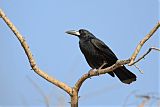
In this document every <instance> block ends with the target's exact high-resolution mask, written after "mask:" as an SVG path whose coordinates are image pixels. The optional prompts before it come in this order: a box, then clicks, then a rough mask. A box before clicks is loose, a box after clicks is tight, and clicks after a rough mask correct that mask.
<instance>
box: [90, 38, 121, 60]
mask: <svg viewBox="0 0 160 107" xmlns="http://www.w3.org/2000/svg"><path fill="white" fill-rule="evenodd" d="M91 43H92V44H93V45H94V46H95V47H96V48H97V49H98V50H99V51H101V52H103V53H104V54H105V55H106V56H107V59H108V58H109V59H110V60H112V61H114V62H115V61H117V60H118V58H117V57H116V55H115V54H114V53H113V52H112V50H111V49H110V48H109V47H108V46H107V45H106V44H105V43H104V42H102V41H101V40H99V39H97V38H94V39H91Z"/></svg>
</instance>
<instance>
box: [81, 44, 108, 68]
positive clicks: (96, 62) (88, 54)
mask: <svg viewBox="0 0 160 107" xmlns="http://www.w3.org/2000/svg"><path fill="white" fill-rule="evenodd" d="M79 45H80V49H81V51H82V53H83V54H84V56H85V59H86V61H87V63H88V64H89V65H90V67H91V68H99V67H100V66H101V65H102V64H103V63H104V61H105V59H104V57H103V55H102V54H100V52H99V50H97V49H96V47H94V45H93V44H92V43H91V42H90V41H85V42H79Z"/></svg>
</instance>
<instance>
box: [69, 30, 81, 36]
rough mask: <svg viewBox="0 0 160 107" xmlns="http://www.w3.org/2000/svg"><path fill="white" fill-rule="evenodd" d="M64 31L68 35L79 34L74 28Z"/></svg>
mask: <svg viewBox="0 0 160 107" xmlns="http://www.w3.org/2000/svg"><path fill="white" fill-rule="evenodd" d="M66 33H67V34H70V35H75V36H80V33H79V31H75V30H69V31H66Z"/></svg>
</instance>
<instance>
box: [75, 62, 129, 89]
mask: <svg viewBox="0 0 160 107" xmlns="http://www.w3.org/2000/svg"><path fill="white" fill-rule="evenodd" d="M129 62H130V59H128V60H118V61H117V62H116V63H115V64H113V65H112V66H110V67H107V68H105V69H99V70H98V73H97V72H94V71H93V70H92V71H90V72H89V74H88V73H86V74H84V75H83V76H82V77H81V78H80V79H79V80H78V81H77V82H76V84H75V86H74V88H75V89H76V90H77V91H79V89H80V87H81V85H82V83H83V82H84V81H85V80H86V79H88V78H90V77H93V76H98V75H102V74H106V73H108V72H112V71H113V70H115V69H116V68H118V67H120V66H122V65H125V64H128V63H129Z"/></svg>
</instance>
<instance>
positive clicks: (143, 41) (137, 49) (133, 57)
mask: <svg viewBox="0 0 160 107" xmlns="http://www.w3.org/2000/svg"><path fill="white" fill-rule="evenodd" d="M159 26H160V22H158V23H157V25H156V26H155V27H154V28H153V29H152V30H151V31H150V32H149V34H148V35H146V36H145V37H144V38H143V39H142V40H141V41H140V43H139V44H138V45H137V47H136V49H135V51H134V53H133V54H132V56H131V62H130V63H129V64H128V65H129V66H131V65H133V64H134V61H135V59H136V57H137V55H138V53H139V51H140V50H141V48H142V46H143V45H144V43H145V42H146V41H147V40H148V39H149V38H150V37H152V36H153V34H154V33H155V32H156V31H157V29H158V28H159Z"/></svg>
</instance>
